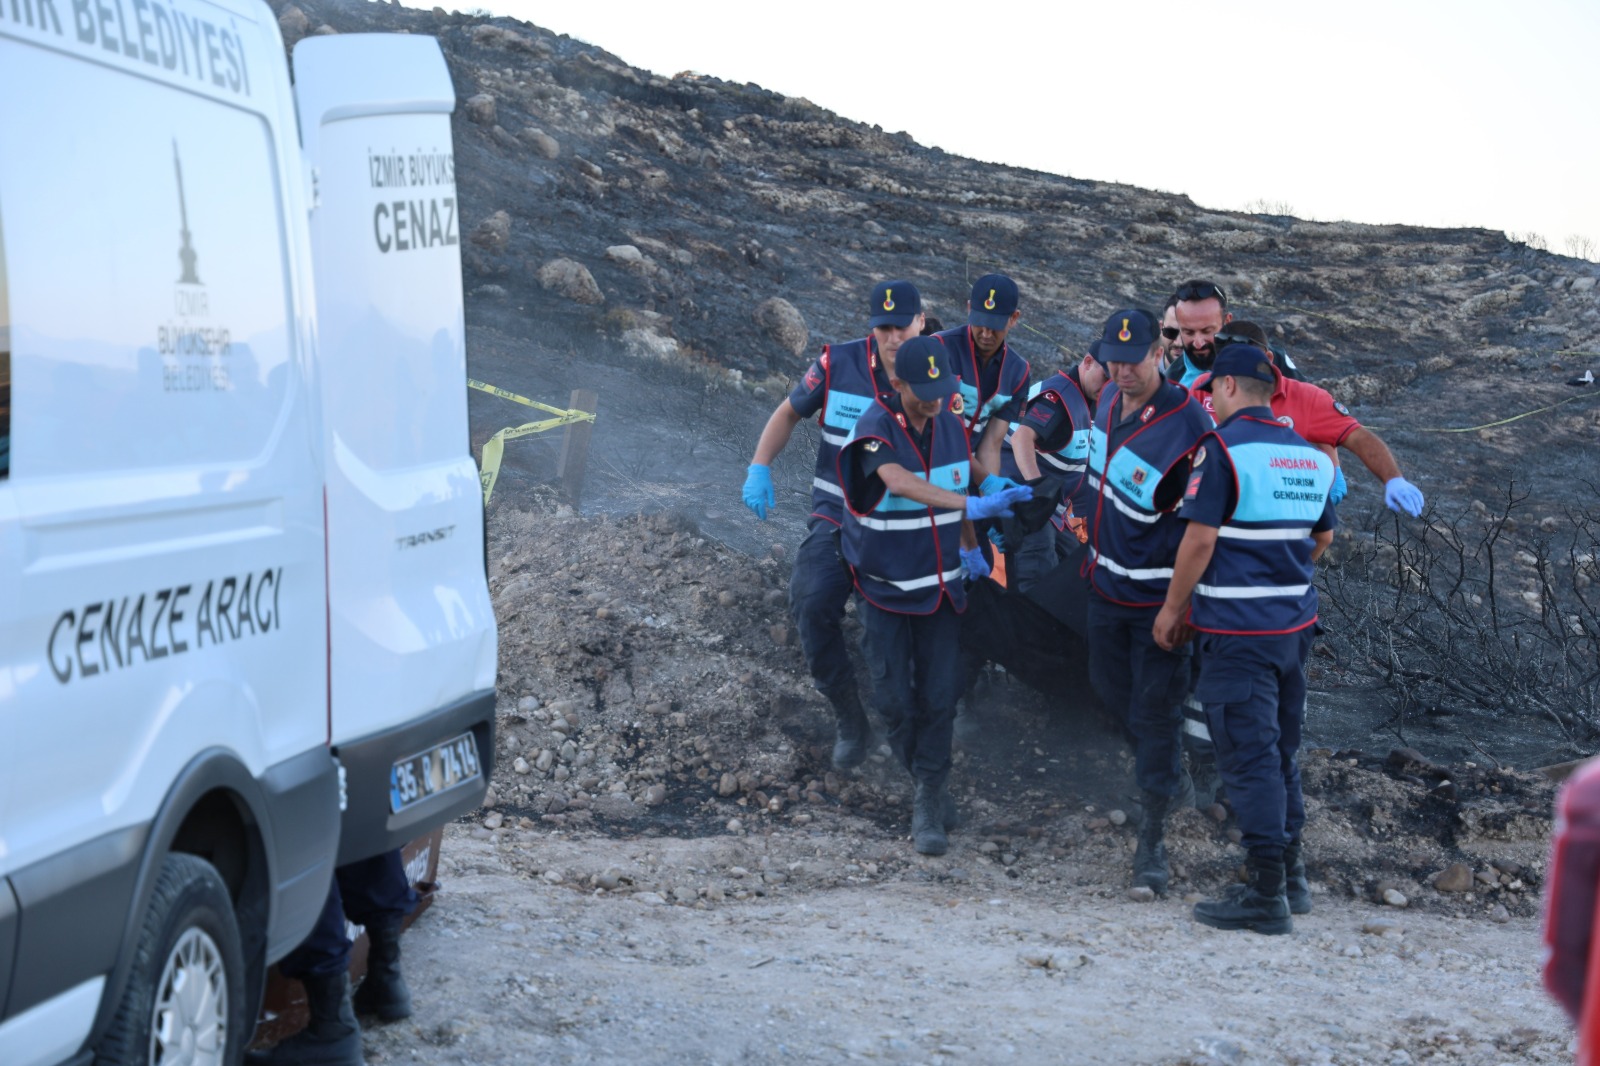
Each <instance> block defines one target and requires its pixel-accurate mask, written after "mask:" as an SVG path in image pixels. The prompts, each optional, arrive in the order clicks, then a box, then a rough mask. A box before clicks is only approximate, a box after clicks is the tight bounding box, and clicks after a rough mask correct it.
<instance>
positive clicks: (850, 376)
mask: <svg viewBox="0 0 1600 1066" xmlns="http://www.w3.org/2000/svg"><path fill="white" fill-rule="evenodd" d="M821 363H822V371H823V373H824V374H825V375H826V377H827V386H826V388H827V397H828V399H827V402H826V403H825V404H824V405H823V408H822V410H821V412H819V413H818V415H817V425H818V426H819V427H820V428H821V430H822V439H821V440H820V441H818V442H817V468H816V472H815V473H814V474H813V475H812V477H811V513H812V514H813V515H815V516H817V517H818V518H826V519H827V520H828V521H830V522H832V523H833V524H834V525H838V524H839V523H840V522H842V521H843V520H844V504H843V502H842V501H841V498H840V497H841V495H842V493H841V492H840V490H839V449H840V447H842V446H843V445H844V442H845V441H846V440H847V439H849V437H850V431H851V430H852V429H854V428H855V425H856V419H858V418H860V417H861V415H862V413H863V412H864V411H866V410H867V409H868V408H869V407H871V406H872V405H873V403H874V402H875V401H876V400H877V399H878V398H879V397H883V396H893V395H894V389H892V388H890V387H889V375H888V373H887V372H886V371H885V370H884V369H883V367H882V366H880V365H879V359H878V346H877V344H876V343H874V342H873V340H872V338H871V337H867V338H865V339H863V340H859V341H846V342H845V343H844V344H830V345H828V346H827V347H825V348H823V350H822V359H821Z"/></svg>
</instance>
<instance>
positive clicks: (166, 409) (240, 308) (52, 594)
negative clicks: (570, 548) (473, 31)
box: [0, 0, 496, 1066]
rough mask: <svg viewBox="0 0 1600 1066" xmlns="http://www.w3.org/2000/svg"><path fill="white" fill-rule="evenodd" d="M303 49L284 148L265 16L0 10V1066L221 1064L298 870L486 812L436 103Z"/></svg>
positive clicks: (483, 708)
mask: <svg viewBox="0 0 1600 1066" xmlns="http://www.w3.org/2000/svg"><path fill="white" fill-rule="evenodd" d="M302 50H303V54H304V56H305V60H304V69H303V72H302V75H301V77H302V83H303V95H304V96H305V99H302V100H300V101H298V103H299V106H300V109H301V116H302V127H301V130H297V122H296V113H295V108H296V104H297V101H296V99H295V97H294V95H293V92H292V90H291V87H290V83H289V78H288V75H287V70H286V65H285V63H284V61H283V58H282V57H283V44H282V40H281V38H280V36H279V34H278V29H277V25H276V23H275V21H274V19H273V17H272V14H271V12H270V11H269V9H268V8H267V7H266V6H265V5H264V4H260V3H254V2H248V0H211V2H208V0H164V2H163V3H160V4H156V3H146V2H145V0H71V2H70V3H69V2H67V0H17V2H15V3H11V2H7V3H4V4H0V99H5V100H8V101H11V102H13V104H14V105H16V106H8V107H7V108H6V109H5V112H4V114H3V116H0V1063H4V1064H5V1066H35V1064H41V1066H50V1064H55V1063H64V1062H70V1063H87V1062H89V1061H91V1060H93V1059H94V1058H95V1057H96V1055H99V1056H100V1057H102V1058H103V1059H106V1060H109V1061H119V1062H147V1061H148V1062H154V1061H164V1060H166V1059H170V1058H171V1057H173V1056H174V1055H175V1054H176V1053H177V1052H178V1051H179V1050H181V1049H183V1048H187V1047H191V1046H197V1047H200V1048H202V1049H203V1048H205V1047H207V1046H218V1047H220V1048H221V1049H222V1051H223V1061H229V1062H231V1061H236V1060H237V1059H238V1057H239V1055H240V1053H241V1049H242V1047H243V1046H244V1044H245V1043H246V1042H247V1040H248V1037H249V1029H250V1025H251V1020H252V1019H253V1017H254V1011H255V1009H256V1005H257V1003H258V1002H259V999H260V994H261V989H262V985H263V979H264V975H265V972H266V967H267V966H268V965H269V964H270V963H271V962H273V961H275V960H276V959H278V958H280V957H282V956H283V955H284V954H286V953H287V952H288V951H289V950H291V949H292V948H293V947H294V946H295V945H296V944H297V943H298V942H299V941H300V940H301V939H302V938H303V937H304V935H305V933H306V932H307V930H309V929H310V927H311V925H312V923H313V922H314V920H315V918H316V916H317V913H318V911H319V910H320V908H321V906H322V903H323V900H324V898H325V895H326V892H327V886H328V881H329V877H330V875H331V873H332V870H333V868H334V866H335V865H336V864H337V863H339V862H343V861H348V860H350V859H354V858H359V857H363V856H365V855H371V854H376V853H378V852H380V851H383V850H386V849H387V848H389V847H393V846H395V845H397V844H398V843H399V842H400V841H402V840H404V839H406V838H409V837H412V836H416V835H419V834H420V833H422V832H424V831H426V830H428V829H430V828H432V827H433V826H436V825H438V824H441V823H442V822H443V821H445V820H448V819H449V818H451V817H454V816H456V815H458V814H460V813H462V812H463V811H465V810H467V809H470V808H471V807H473V806H476V805H477V804H478V803H479V802H481V799H482V795H483V791H484V789H485V787H486V784H487V782H486V768H487V767H488V766H490V765H492V763H491V760H490V754H491V752H492V736H491V732H490V731H491V728H492V720H493V686H494V666H495V639H496V638H495V629H494V620H493V615H492V611H491V609H490V605H489V599H488V591H487V587H486V582H485V579H484V567H483V554H482V543H483V542H482V503H481V499H482V497H481V495H480V494H479V491H478V481H477V477H476V472H475V470H474V469H473V467H472V462H471V458H470V455H469V452H468V444H467V428H466V397H465V360H464V353H463V346H462V327H461V290H460V266H459V256H458V251H459V249H458V248H457V247H455V241H454V238H455V235H456V234H458V233H459V224H458V223H457V224H456V225H455V226H454V227H453V228H452V229H451V230H449V231H448V236H446V237H444V238H442V239H441V240H435V239H434V226H433V219H432V215H431V210H432V208H431V205H432V204H433V203H435V202H438V203H440V204H441V206H442V204H443V202H444V201H446V200H448V201H449V202H450V204H451V205H452V206H453V204H454V191H453V174H452V172H451V162H450V161H451V141H450V130H449V112H450V110H451V107H452V106H453V92H452V89H451V85H450V80H449V76H448V72H447V71H446V69H445V65H444V61H443V57H442V56H441V55H440V54H439V51H438V47H437V44H435V43H434V42H433V41H431V40H427V39H424V38H408V37H392V38H391V37H353V38H348V39H342V38H327V39H322V38H319V39H316V40H314V41H309V42H305V43H304V44H303V45H302ZM336 71H341V73H338V74H336V73H335V72H336ZM401 71H403V72H404V73H403V74H402V73H400V72H401ZM341 94H344V95H343V97H341ZM301 131H303V132H304V133H305V134H306V136H305V144H304V147H302V143H301V137H300V135H299V134H300V132H301ZM385 151H387V152H389V153H390V154H391V155H393V156H408V157H409V156H411V155H414V154H415V155H429V156H431V157H432V159H431V160H429V161H419V162H418V164H417V165H419V166H420V167H421V168H422V169H421V170H420V171H417V173H418V174H420V175H421V176H423V177H424V178H425V179H426V181H425V182H420V183H414V184H412V185H410V186H408V187H407V188H405V189H404V190H397V189H393V188H391V187H389V186H387V185H385V184H383V183H382V181H381V180H380V178H382V179H386V178H387V177H388V176H389V175H390V174H391V173H393V169H392V168H385V167H384V166H383V165H374V164H373V163H372V161H371V160H368V159H365V158H363V159H362V160H361V162H360V166H359V167H357V165H356V159H357V155H358V154H361V155H365V154H366V153H368V152H370V153H373V154H374V155H380V154H382V153H383V152H385ZM412 165H413V164H412V162H411V160H410V159H409V158H408V160H407V162H406V163H405V164H404V169H405V172H406V173H407V174H410V173H412V171H411V167H412ZM397 166H398V164H397ZM319 171H320V174H321V176H320V177H319ZM319 199H320V204H319V203H318V201H319ZM419 200H421V201H426V202H427V203H428V205H429V206H428V207H426V208H424V209H423V210H425V211H427V212H428V213H429V215H428V218H427V222H426V228H425V234H426V236H425V239H424V238H419V232H418V229H419V228H418V226H417V225H416V224H415V223H414V221H413V216H412V211H413V210H414V209H413V208H412V206H410V205H411V204H412V203H413V202H414V201H419ZM396 203H399V204H401V205H402V208H401V210H403V212H404V214H405V221H404V224H403V230H402V229H400V228H399V227H400V225H401V224H400V223H399V222H398V220H397V219H396V217H395V215H396V210H397V209H396V207H395V204H396ZM386 218H387V221H385V219H386ZM358 221H360V222H361V225H360V227H359V229H360V231H361V232H360V234H359V238H358V237H357V236H356V230H357V228H358V227H357V225H356V224H357V222H358ZM385 225H388V226H389V227H390V229H389V230H385V229H383V226H385ZM443 227H444V223H443V220H441V222H440V232H441V233H444V232H445V231H444V228H443ZM385 238H387V247H385ZM402 239H403V244H402ZM319 306H320V307H321V308H322V309H323V310H322V311H321V312H320V313H319V311H318V308H319ZM341 811H342V812H343V813H342V814H341ZM196 983H198V985H199V987H201V988H203V989H205V990H206V991H207V993H208V994H207V995H194V994H192V992H191V991H190V989H192V988H193V987H194V986H195V984H196Z"/></svg>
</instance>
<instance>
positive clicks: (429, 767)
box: [389, 733, 482, 814]
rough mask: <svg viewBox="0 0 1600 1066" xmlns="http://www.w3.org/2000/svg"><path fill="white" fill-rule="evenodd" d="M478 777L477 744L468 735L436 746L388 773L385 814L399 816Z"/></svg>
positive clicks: (400, 763)
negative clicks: (388, 812) (387, 796)
mask: <svg viewBox="0 0 1600 1066" xmlns="http://www.w3.org/2000/svg"><path fill="white" fill-rule="evenodd" d="M481 775H482V770H480V769H479V767H478V742H477V741H476V740H474V739H473V737H472V734H471V733H462V734H461V735H460V736H458V737H456V738H454V739H453V740H447V741H445V742H444V743H443V744H436V745H434V746H433V747H431V748H429V749H428V750H427V751H424V752H419V753H417V754H416V755H413V756H411V757H410V758H409V759H401V760H399V761H398V762H396V763H395V764H394V766H393V767H391V768H390V770H389V810H390V812H391V813H393V814H399V813H400V812H401V811H403V810H405V809H406V808H407V807H411V806H414V805H416V804H418V803H421V802H422V801H423V800H425V799H427V798H428V797H429V796H436V795H438V794H439V793H441V792H446V791H448V790H450V789H452V788H455V787H457V786H459V785H464V784H466V783H467V782H468V781H475V780H477V779H478V778H479V777H480V776H481Z"/></svg>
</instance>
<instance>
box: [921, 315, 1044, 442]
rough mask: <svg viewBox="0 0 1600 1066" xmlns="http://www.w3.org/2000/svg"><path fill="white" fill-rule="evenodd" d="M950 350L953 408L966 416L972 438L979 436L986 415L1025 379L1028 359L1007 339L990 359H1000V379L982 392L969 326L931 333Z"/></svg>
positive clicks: (1024, 381)
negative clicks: (955, 383)
mask: <svg viewBox="0 0 1600 1066" xmlns="http://www.w3.org/2000/svg"><path fill="white" fill-rule="evenodd" d="M934 336H935V337H938V338H939V339H940V340H941V341H943V342H944V345H945V347H946V348H948V349H949V351H950V365H951V366H952V367H953V368H954V369H955V372H956V376H957V377H959V378H960V379H961V410H960V411H958V412H956V413H957V414H959V415H961V417H962V418H963V419H965V420H966V424H967V433H968V434H970V435H971V437H972V439H973V440H975V441H980V442H981V441H982V440H983V430H984V427H985V426H987V425H988V424H989V416H990V415H992V414H994V413H995V412H996V411H998V410H1000V408H1002V407H1004V406H1005V405H1006V404H1008V403H1010V402H1011V399H1012V397H1014V396H1016V395H1017V393H1019V392H1021V391H1022V390H1023V388H1024V387H1025V386H1026V385H1027V383H1028V361H1027V360H1026V359H1024V358H1022V356H1020V355H1018V354H1016V353H1015V352H1013V351H1012V350H1011V345H1010V344H1009V343H1007V344H1002V345H1001V346H1000V350H999V351H998V352H995V353H994V355H992V356H990V359H991V360H993V359H998V360H1000V379H999V383H998V384H997V386H996V388H995V391H994V392H992V393H989V394H988V395H983V394H982V388H983V383H982V375H981V374H980V373H979V368H978V349H977V346H976V345H974V344H973V343H972V327H971V326H958V327H957V328H955V329H947V330H945V331H944V332H943V333H935V334H934Z"/></svg>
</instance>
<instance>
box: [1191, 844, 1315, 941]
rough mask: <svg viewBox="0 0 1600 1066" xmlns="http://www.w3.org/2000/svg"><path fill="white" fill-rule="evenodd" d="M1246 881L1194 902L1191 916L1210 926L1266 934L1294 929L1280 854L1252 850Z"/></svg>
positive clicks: (1289, 931)
mask: <svg viewBox="0 0 1600 1066" xmlns="http://www.w3.org/2000/svg"><path fill="white" fill-rule="evenodd" d="M1246 863H1247V865H1248V867H1249V870H1250V881H1249V883H1248V884H1243V885H1233V886H1231V887H1229V888H1227V889H1225V890H1224V891H1223V893H1222V896H1221V898H1219V899H1208V900H1202V901H1201V902H1199V903H1196V904H1195V905H1194V920H1195V921H1197V922H1199V923H1200V924H1202V925H1209V926H1211V927H1212V928H1213V929H1251V930H1254V931H1255V932H1257V933H1267V934H1269V935H1272V934H1277V933H1292V932H1294V919H1293V918H1291V917H1289V900H1288V897H1286V896H1285V895H1284V894H1283V858H1282V856H1281V853H1280V855H1278V856H1273V857H1267V856H1263V855H1256V854H1251V856H1250V857H1249V859H1248V860H1246Z"/></svg>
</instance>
